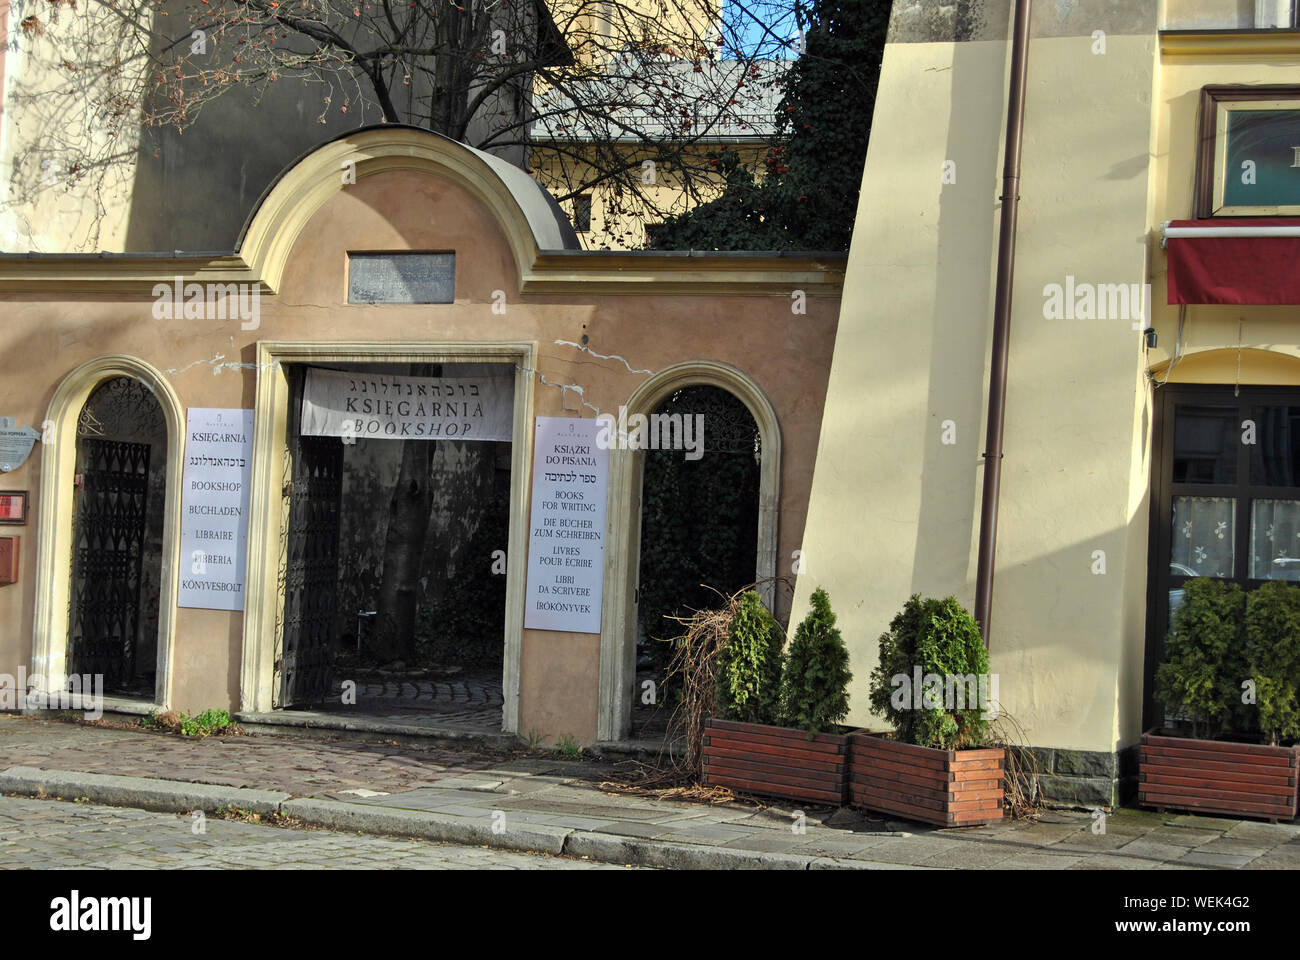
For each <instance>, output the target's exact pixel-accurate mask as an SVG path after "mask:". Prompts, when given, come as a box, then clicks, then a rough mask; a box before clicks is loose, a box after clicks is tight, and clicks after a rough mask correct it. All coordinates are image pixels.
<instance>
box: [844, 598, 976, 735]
mask: <svg viewBox="0 0 1300 960" xmlns="http://www.w3.org/2000/svg"><path fill="white" fill-rule="evenodd" d="M918 667H919V668H920V677H921V678H922V680H924V679H925V678H926V677H932V678H933V677H937V678H938V680H937V681H932V683H931V684H925V683H922V684H920V685H918V684H917V683H916V678H917V676H918V674H917V668H918ZM918 686H919V687H920V688H919V689H917V687H918ZM936 686H937V687H938V689H935V687H936ZM990 686H991V681H990V678H989V659H988V651H986V650H985V649H984V639H983V637H982V635H981V634H980V628H979V624H978V623H976V622H975V618H974V617H972V616H971V615H970V613H968V612H967V611H966V609H965V608H964V607H962V605H961V604H960V603H958V602H957V599H956V598H955V597H948V598H946V599H944V600H937V599H934V598H926V599H922V598H921V597H920V596H918V595H915V594H914V595H913V596H912V597H911V598H910V599H909V600H908V601H907V603H906V604H904V605H903V609H902V610H901V611H899V613H898V615H897V616H895V617H894V619H893V620H892V621H890V624H889V629H888V630H887V631H886V632H885V633H883V634H881V635H880V662H879V665H878V666H877V667H876V668H875V669H874V670H872V671H871V687H870V695H871V706H872V709H874V710H875V711H876V712H877V713H879V714H882V715H883V716H884V717H885V718H886V719H888V720H889V722H890V723H891V724H892V725H893V727H894V730H895V736H896V737H897V739H898V740H899V741H900V742H902V743H913V744H916V745H918V746H923V747H934V748H936V749H940V750H964V749H970V748H974V747H981V746H983V745H984V744H985V742H986V738H987V736H988V711H987V709H986V708H987V706H988V704H987V703H981V702H980V698H981V697H982V696H984V695H986V694H988V693H989V690H990Z"/></svg>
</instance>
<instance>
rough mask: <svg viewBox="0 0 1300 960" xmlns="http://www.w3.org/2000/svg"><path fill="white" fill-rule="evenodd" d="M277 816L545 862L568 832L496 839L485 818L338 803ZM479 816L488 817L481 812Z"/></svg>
mask: <svg viewBox="0 0 1300 960" xmlns="http://www.w3.org/2000/svg"><path fill="white" fill-rule="evenodd" d="M280 810H281V812H282V813H284V814H285V815H286V816H290V817H293V818H294V819H297V820H301V821H302V822H303V823H309V824H311V825H312V826H317V827H328V828H330V829H333V830H345V831H350V832H354V833H378V834H388V835H390V836H400V837H420V838H422V839H425V840H442V841H444V842H450V843H464V844H470V845H473V846H480V847H481V846H488V847H494V848H496V849H500V850H513V851H516V852H529V851H536V852H539V853H547V854H550V855H551V856H558V855H559V854H561V853H563V852H564V841H565V838H566V837H567V836H568V835H569V833H570V832H571V831H570V830H569V829H568V828H566V827H554V826H549V825H547V824H544V823H536V824H528V825H526V826H523V827H519V826H512V827H510V828H509V829H507V830H505V831H504V832H502V833H494V832H493V830H492V823H491V820H490V819H489V818H487V817H485V818H483V819H482V820H477V819H470V818H469V817H457V816H454V815H452V814H446V813H441V814H433V813H426V812H423V811H420V810H403V809H400V808H398V807H382V806H379V805H377V804H359V803H344V802H341V801H338V800H289V801H288V802H287V803H285V804H283V805H282V806H281V807H280ZM483 812H484V814H489V813H490V811H488V810H487V809H486V808H485V809H484V811H483Z"/></svg>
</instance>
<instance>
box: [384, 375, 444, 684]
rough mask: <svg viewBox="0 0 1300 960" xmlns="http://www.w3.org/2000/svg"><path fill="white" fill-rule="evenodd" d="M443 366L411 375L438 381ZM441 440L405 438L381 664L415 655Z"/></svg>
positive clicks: (391, 505) (391, 532)
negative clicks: (436, 454)
mask: <svg viewBox="0 0 1300 960" xmlns="http://www.w3.org/2000/svg"><path fill="white" fill-rule="evenodd" d="M441 374H442V366H441V364H421V363H417V364H412V365H411V375H412V376H421V377H436V376H440V375H441ZM436 446H437V441H436V440H403V441H402V466H401V469H400V470H399V471H398V474H397V484H396V486H395V487H394V488H393V495H392V497H391V498H390V499H389V501H388V533H387V536H386V537H385V539H384V568H383V579H382V580H381V581H380V584H379V600H378V603H377V604H376V608H377V615H376V616H375V629H374V633H373V634H372V637H371V642H370V647H371V652H372V653H373V654H374V655H375V656H376V657H378V658H379V659H380V660H381V661H385V662H388V661H393V660H397V659H406V660H409V659H410V658H411V657H413V656H414V654H415V615H416V606H417V602H416V601H417V600H418V599H419V590H420V571H421V568H422V566H423V561H424V541H425V537H426V535H427V534H428V531H429V512H430V510H431V508H432V506H433V478H432V476H431V475H430V468H431V466H432V463H433V452H434V450H435V448H436Z"/></svg>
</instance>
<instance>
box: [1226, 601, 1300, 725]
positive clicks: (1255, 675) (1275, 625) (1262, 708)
mask: <svg viewBox="0 0 1300 960" xmlns="http://www.w3.org/2000/svg"><path fill="white" fill-rule="evenodd" d="M1245 632H1246V645H1245V646H1246V661H1247V663H1248V664H1249V669H1250V673H1249V676H1250V678H1251V679H1253V680H1254V681H1255V708H1256V709H1257V718H1256V719H1257V722H1258V728H1259V731H1260V733H1261V734H1263V736H1264V737H1265V739H1267V740H1268V742H1269V743H1271V744H1273V745H1274V746H1278V745H1280V743H1281V742H1282V741H1283V740H1294V739H1296V738H1300V587H1296V586H1293V585H1291V584H1288V583H1283V582H1281V581H1273V582H1271V583H1266V584H1264V585H1263V586H1261V587H1260V588H1259V589H1258V590H1255V591H1253V592H1252V593H1251V594H1250V595H1249V596H1247V598H1246V624H1245ZM1226 679H1228V680H1229V681H1233V683H1232V684H1230V686H1231V685H1234V684H1235V688H1234V689H1233V690H1232V691H1231V695H1232V697H1233V702H1232V706H1233V707H1234V708H1236V710H1237V712H1238V713H1240V712H1241V709H1242V707H1243V704H1242V690H1241V688H1240V681H1241V679H1244V678H1242V677H1229V678H1226ZM1245 709H1247V710H1249V709H1250V707H1248V706H1247V707H1245ZM1241 726H1246V724H1241Z"/></svg>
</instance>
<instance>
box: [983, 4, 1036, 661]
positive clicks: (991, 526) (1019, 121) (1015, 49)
mask: <svg viewBox="0 0 1300 960" xmlns="http://www.w3.org/2000/svg"><path fill="white" fill-rule="evenodd" d="M1032 7H1033V3H1032V0H1016V16H1015V27H1014V34H1013V38H1012V46H1011V88H1010V90H1009V91H1008V94H1007V143H1006V150H1005V162H1004V166H1003V170H1002V196H1001V197H1000V198H999V199H1000V200H1001V201H1002V227H1001V232H1000V234H999V236H998V281H997V283H998V286H997V298H996V300H995V302H994V307H993V362H992V367H991V369H990V371H989V407H988V434H987V438H986V441H985V450H984V498H983V501H982V503H981V505H980V546H979V567H978V568H977V571H976V574H975V620H976V621H977V622H978V623H979V625H980V632H981V633H982V634H983V635H984V646H985V647H986V648H987V647H988V645H989V619H990V614H991V612H992V609H993V570H994V566H995V562H996V556H997V543H998V496H999V493H1000V491H1001V488H1002V435H1003V427H1004V426H1005V424H1006V403H1007V352H1008V346H1009V344H1010V339H1011V293H1012V281H1013V280H1014V278H1015V268H1016V221H1017V218H1018V215H1019V213H1020V154H1021V147H1022V145H1023V143H1024V133H1025V90H1026V87H1027V86H1028V75H1029V16H1030V11H1031V9H1032Z"/></svg>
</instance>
